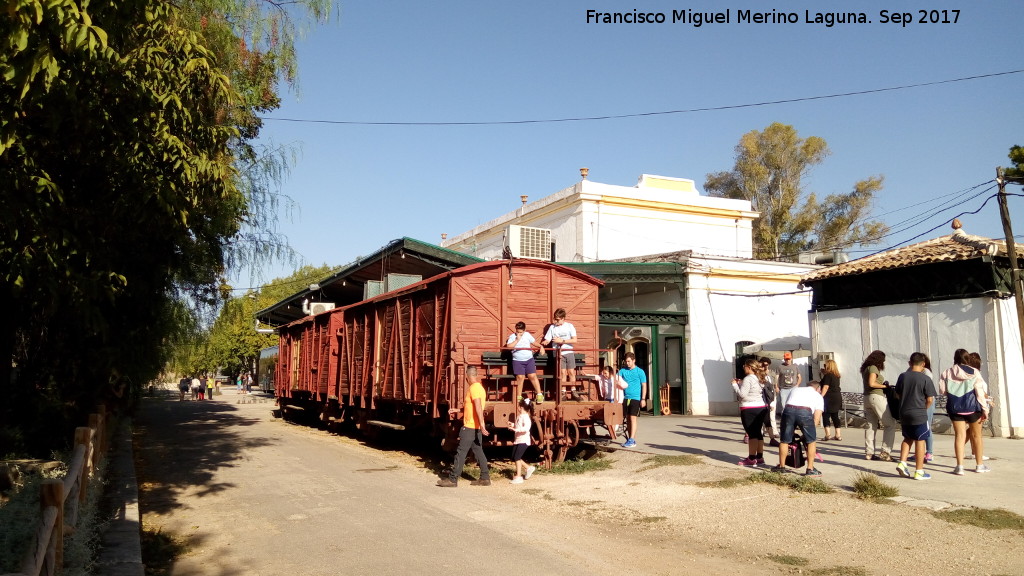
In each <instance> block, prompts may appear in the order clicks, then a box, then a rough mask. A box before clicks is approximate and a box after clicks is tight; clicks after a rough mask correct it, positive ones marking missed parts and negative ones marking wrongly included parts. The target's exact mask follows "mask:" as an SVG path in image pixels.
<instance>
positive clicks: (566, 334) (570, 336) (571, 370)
mask: <svg viewBox="0 0 1024 576" xmlns="http://www.w3.org/2000/svg"><path fill="white" fill-rule="evenodd" d="M574 342H576V327H575V326H573V325H572V324H570V323H568V322H566V321H565V308H559V309H558V310H555V314H554V316H553V318H552V322H551V326H549V327H548V331H547V333H545V334H544V340H542V341H541V345H543V346H547V345H549V344H552V345H554V348H555V351H556V352H557V353H558V368H559V369H560V370H561V371H562V378H563V380H564V381H565V383H566V384H573V383H575V382H576V353H575V352H573V350H572V345H573V343H574Z"/></svg>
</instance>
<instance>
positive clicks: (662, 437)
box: [609, 415, 1024, 515]
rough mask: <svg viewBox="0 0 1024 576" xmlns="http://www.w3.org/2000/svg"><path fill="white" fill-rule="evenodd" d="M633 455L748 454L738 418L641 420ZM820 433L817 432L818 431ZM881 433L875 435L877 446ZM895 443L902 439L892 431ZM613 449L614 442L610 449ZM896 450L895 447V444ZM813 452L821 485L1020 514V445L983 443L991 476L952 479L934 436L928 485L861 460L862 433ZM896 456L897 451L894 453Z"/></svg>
mask: <svg viewBox="0 0 1024 576" xmlns="http://www.w3.org/2000/svg"><path fill="white" fill-rule="evenodd" d="M637 428H638V431H639V434H638V436H639V444H638V446H637V448H636V449H637V450H640V451H643V452H648V453H651V454H698V455H701V456H705V457H706V458H707V459H708V460H709V461H710V462H712V463H715V464H718V465H721V466H724V467H734V466H736V462H737V461H739V459H740V458H744V457H746V455H747V447H746V445H744V444H743V442H742V439H743V429H742V427H741V426H740V419H739V416H736V417H727V416H676V415H673V416H657V417H654V416H651V417H641V419H640V422H639V423H638V425H637ZM819 433H820V429H819ZM881 438H882V434H881V433H879V434H878V442H877V443H876V445H880V443H881ZM896 438H897V441H899V440H901V439H902V437H901V435H900V433H899V431H897V433H896ZM609 445H610V446H617V443H612V444H609ZM897 446H898V444H897ZM818 451H819V452H821V453H822V457H823V458H824V459H825V462H823V463H821V462H819V463H817V464H816V465H815V467H816V468H819V469H820V470H821V471H822V473H823V476H822V480H824V481H826V482H829V483H830V484H833V485H835V486H838V487H841V488H847V489H848V488H849V487H850V485H851V484H852V483H853V478H854V476H856V475H857V473H858V472H872V473H875V474H877V475H878V476H880V477H881V478H882V479H883V480H884V481H886V482H888V483H891V484H894V485H896V486H898V487H899V489H900V494H901V495H902V496H903V497H906V498H910V499H912V500H916V501H922V502H920V503H921V504H926V503H927V502H931V501H935V502H942V503H952V504H956V505H963V506H978V507H982V508H1005V509H1007V510H1010V511H1012V512H1016V513H1017V514H1021V515H1024V498H1022V497H1021V486H1022V485H1024V481H1022V479H1024V440H1011V439H1008V438H991V437H987V438H985V453H986V454H987V455H989V456H991V460H989V461H988V465H989V467H991V468H992V472H989V473H987V474H976V473H975V472H973V470H974V463H973V461H972V462H970V466H966V468H967V472H966V474H965V475H964V476H954V475H953V474H952V471H953V467H954V466H955V465H956V460H955V459H954V457H953V437H952V436H951V435H939V436H937V437H936V439H935V460H934V461H933V462H932V463H931V464H927V465H925V469H926V470H928V472H929V473H930V474H931V475H932V479H931V480H929V481H924V482H922V481H914V480H909V479H906V478H900V477H899V476H898V475H897V474H896V463H895V462H892V463H890V462H878V461H867V460H864V430H862V429H857V428H845V429H843V441H842V442H818ZM897 455H898V449H897ZM765 460H766V461H767V463H768V464H769V465H771V464H777V463H778V449H777V448H769V449H768V452H766V454H765Z"/></svg>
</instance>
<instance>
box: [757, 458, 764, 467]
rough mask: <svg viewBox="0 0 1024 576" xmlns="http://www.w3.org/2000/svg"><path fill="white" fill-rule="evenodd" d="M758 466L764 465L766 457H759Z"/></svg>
mask: <svg viewBox="0 0 1024 576" xmlns="http://www.w3.org/2000/svg"><path fill="white" fill-rule="evenodd" d="M757 466H758V467H761V466H764V458H758V459H757Z"/></svg>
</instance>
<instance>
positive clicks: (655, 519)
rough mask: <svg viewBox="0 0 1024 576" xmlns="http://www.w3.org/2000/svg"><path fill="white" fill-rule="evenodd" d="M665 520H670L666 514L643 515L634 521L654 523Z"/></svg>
mask: <svg viewBox="0 0 1024 576" xmlns="http://www.w3.org/2000/svg"><path fill="white" fill-rule="evenodd" d="M665 520H668V518H667V517H665V516H641V517H640V518H637V519H636V520H634V521H633V522H634V523H636V524H654V523H656V522H664V521H665Z"/></svg>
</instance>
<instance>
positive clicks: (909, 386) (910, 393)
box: [896, 352, 935, 480]
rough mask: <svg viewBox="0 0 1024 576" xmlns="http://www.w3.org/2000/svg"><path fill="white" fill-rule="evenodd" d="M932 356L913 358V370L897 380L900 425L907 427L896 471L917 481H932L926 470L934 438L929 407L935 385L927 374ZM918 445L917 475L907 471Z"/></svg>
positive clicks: (915, 353) (916, 354) (911, 357)
mask: <svg viewBox="0 0 1024 576" xmlns="http://www.w3.org/2000/svg"><path fill="white" fill-rule="evenodd" d="M927 361H928V357H927V356H925V355H924V354H922V353H921V352H914V353H913V354H911V355H910V370H907V371H906V372H904V373H903V374H900V377H899V379H897V380H896V396H897V398H899V402H900V424H901V425H902V428H903V444H902V445H901V446H900V463H899V464H897V465H896V472H897V473H898V474H899V475H900V476H904V477H906V478H911V477H912V478H913V479H914V480H929V479H931V475H930V474H928V473H927V472H925V471H924V454H925V440H926V439H927V438H928V436H930V435H931V433H932V431H931V424H932V423H931V422H929V421H928V407H929V406H931V405H932V403H934V402H935V383H934V382H932V379H931V378H929V377H928V376H927V375H926V374H924V366H925V364H926V363H927ZM911 444H913V445H914V464H915V470H914V474H913V475H911V474H910V470H908V469H907V455H908V454H909V453H910V445H911Z"/></svg>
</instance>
